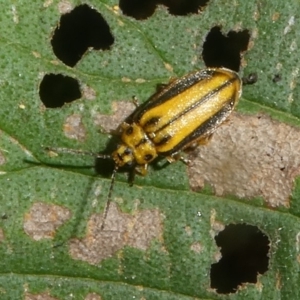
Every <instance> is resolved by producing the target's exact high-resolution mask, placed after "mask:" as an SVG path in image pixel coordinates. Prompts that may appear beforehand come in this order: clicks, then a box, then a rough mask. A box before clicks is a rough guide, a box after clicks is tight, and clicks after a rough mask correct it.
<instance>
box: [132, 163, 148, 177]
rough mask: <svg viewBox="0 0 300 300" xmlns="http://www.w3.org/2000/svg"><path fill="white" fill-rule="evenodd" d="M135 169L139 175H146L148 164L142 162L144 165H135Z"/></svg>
mask: <svg viewBox="0 0 300 300" xmlns="http://www.w3.org/2000/svg"><path fill="white" fill-rule="evenodd" d="M135 171H136V172H137V173H139V174H140V175H142V176H146V175H147V172H148V165H147V164H144V165H137V166H136V167H135Z"/></svg>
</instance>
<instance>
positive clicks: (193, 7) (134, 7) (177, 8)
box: [119, 0, 209, 20]
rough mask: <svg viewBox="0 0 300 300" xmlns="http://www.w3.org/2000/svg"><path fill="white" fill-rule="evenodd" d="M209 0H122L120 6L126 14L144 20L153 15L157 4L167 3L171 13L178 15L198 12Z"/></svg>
mask: <svg viewBox="0 0 300 300" xmlns="http://www.w3.org/2000/svg"><path fill="white" fill-rule="evenodd" d="M208 2H209V0H189V1H187V0H148V1H140V0H120V2H119V6H120V8H121V10H122V12H123V14H124V15H127V16H130V17H133V18H135V19H137V20H144V19H147V18H149V17H150V16H151V15H153V13H154V11H155V9H156V7H157V5H160V4H161V5H165V6H166V7H167V8H168V10H169V13H170V14H172V15H176V16H186V15H188V14H197V13H199V12H200V11H201V10H203V7H204V6H205V5H206V4H207V3H208Z"/></svg>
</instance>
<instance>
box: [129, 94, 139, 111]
mask: <svg viewBox="0 0 300 300" xmlns="http://www.w3.org/2000/svg"><path fill="white" fill-rule="evenodd" d="M131 101H132V103H133V104H134V105H135V107H136V108H137V107H139V100H138V98H137V97H136V96H132V100H131Z"/></svg>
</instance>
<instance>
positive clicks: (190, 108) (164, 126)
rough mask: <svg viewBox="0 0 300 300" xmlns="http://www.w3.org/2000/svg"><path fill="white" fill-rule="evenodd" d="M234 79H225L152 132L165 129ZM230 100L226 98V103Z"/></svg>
mask: <svg viewBox="0 0 300 300" xmlns="http://www.w3.org/2000/svg"><path fill="white" fill-rule="evenodd" d="M235 80H236V78H231V79H230V80H227V81H226V82H225V83H224V84H222V85H220V86H219V87H217V88H216V89H214V90H212V91H210V92H209V93H208V94H206V95H205V96H204V97H202V100H201V101H197V102H195V104H194V105H191V106H190V107H188V108H186V109H185V110H184V111H182V112H181V113H179V114H178V115H176V116H175V117H174V118H173V119H172V120H170V121H169V122H168V123H167V124H164V125H163V126H161V127H160V128H158V129H157V130H155V131H154V133H155V134H157V133H158V132H159V131H161V130H163V129H165V128H166V127H168V126H169V124H171V123H173V122H175V121H176V120H178V119H179V118H181V117H182V116H184V115H185V114H186V113H188V112H190V111H191V110H193V109H196V108H197V107H198V106H199V105H201V104H203V102H205V101H207V100H209V99H210V97H212V96H213V95H214V94H217V93H218V92H220V91H221V90H222V89H224V88H226V87H227V86H229V85H230V84H232V83H233V82H234V81H235ZM230 100H231V99H228V101H226V103H227V102H229V101H230Z"/></svg>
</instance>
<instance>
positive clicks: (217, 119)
mask: <svg viewBox="0 0 300 300" xmlns="http://www.w3.org/2000/svg"><path fill="white" fill-rule="evenodd" d="M234 100H235V99H234V98H231V99H230V101H228V103H227V104H226V105H225V106H224V107H223V108H222V109H221V110H220V111H218V112H217V113H216V114H215V115H213V116H212V117H211V118H210V119H208V120H207V121H205V122H204V123H202V124H201V125H199V126H198V127H197V128H196V129H195V130H194V131H193V132H192V133H191V134H189V135H188V136H187V137H185V138H184V139H183V140H182V141H181V142H180V143H178V144H177V145H176V146H175V147H173V148H172V149H171V150H169V151H166V152H159V154H161V155H164V156H170V155H172V154H174V153H176V152H178V151H180V150H182V149H183V148H184V147H185V146H186V145H188V144H189V143H191V142H193V141H195V140H197V139H198V138H199V137H200V136H201V135H203V136H209V135H210V134H212V133H213V132H214V130H215V128H216V124H217V125H218V126H219V125H221V124H222V122H223V121H225V120H226V118H227V117H228V115H229V114H230V113H231V111H232V109H233V106H234Z"/></svg>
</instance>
